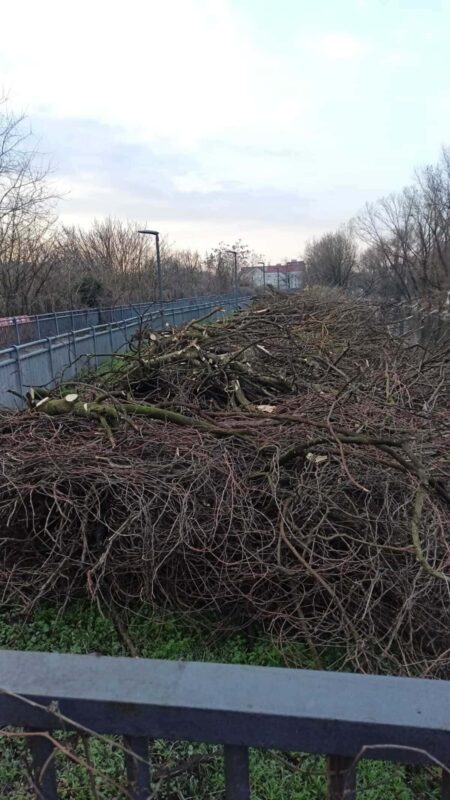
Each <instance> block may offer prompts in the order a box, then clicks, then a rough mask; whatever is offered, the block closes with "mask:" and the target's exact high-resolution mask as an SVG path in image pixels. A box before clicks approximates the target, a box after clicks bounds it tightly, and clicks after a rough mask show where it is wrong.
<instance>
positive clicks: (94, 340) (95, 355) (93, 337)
mask: <svg viewBox="0 0 450 800" xmlns="http://www.w3.org/2000/svg"><path fill="white" fill-rule="evenodd" d="M91 331H92V341H93V344H94V364H95V369H97V367H98V359H97V337H96V335H95V325H91Z"/></svg>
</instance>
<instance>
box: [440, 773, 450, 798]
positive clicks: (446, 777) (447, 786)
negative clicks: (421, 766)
mask: <svg viewBox="0 0 450 800" xmlns="http://www.w3.org/2000/svg"><path fill="white" fill-rule="evenodd" d="M441 800H450V772H447V770H446V769H443V770H442V779H441Z"/></svg>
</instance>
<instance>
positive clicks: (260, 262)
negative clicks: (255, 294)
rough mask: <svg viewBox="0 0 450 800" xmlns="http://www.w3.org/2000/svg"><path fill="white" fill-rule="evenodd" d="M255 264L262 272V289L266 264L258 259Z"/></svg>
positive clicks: (264, 284)
mask: <svg viewBox="0 0 450 800" xmlns="http://www.w3.org/2000/svg"><path fill="white" fill-rule="evenodd" d="M256 266H257V267H259V268H260V270H261V271H262V274H263V286H264V289H265V288H266V265H265V264H264V261H258V263H257V265H256Z"/></svg>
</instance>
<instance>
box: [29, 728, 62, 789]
mask: <svg viewBox="0 0 450 800" xmlns="http://www.w3.org/2000/svg"><path fill="white" fill-rule="evenodd" d="M28 744H29V748H30V752H31V758H32V762H33V773H34V780H35V787H34V788H35V789H36V790H37V796H38V797H39V798H41V800H58V789H57V786H56V770H55V748H54V746H53V744H52V742H50V741H49V740H48V739H47V738H46V737H45V736H36V735H35V734H32V735H31V736H30V737H29V743H28Z"/></svg>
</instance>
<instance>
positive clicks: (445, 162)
mask: <svg viewBox="0 0 450 800" xmlns="http://www.w3.org/2000/svg"><path fill="white" fill-rule="evenodd" d="M354 225H355V229H356V230H357V232H358V235H359V237H360V239H361V241H362V242H363V243H364V244H365V245H366V246H367V248H368V254H369V260H370V263H371V268H372V270H373V272H374V274H375V272H378V276H377V280H376V283H377V285H378V288H379V289H380V290H381V293H382V294H386V293H387V292H389V293H390V294H391V296H393V297H395V298H396V299H406V300H411V299H412V298H415V297H418V296H424V295H427V294H429V293H430V292H433V291H441V290H443V289H448V288H450V152H449V151H448V150H443V152H442V155H441V158H440V161H439V163H438V164H437V165H436V166H428V167H425V168H424V169H421V170H418V171H416V174H415V182H414V184H413V185H412V186H409V187H406V188H404V189H403V190H402V191H401V192H399V193H397V194H392V195H389V196H388V197H384V198H382V199H381V200H379V201H378V202H376V203H371V204H368V205H366V207H365V208H364V210H363V212H362V213H361V214H360V215H359V216H358V217H357V219H356V220H355V222H354ZM366 260H367V259H366ZM383 289H384V291H383Z"/></svg>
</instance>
